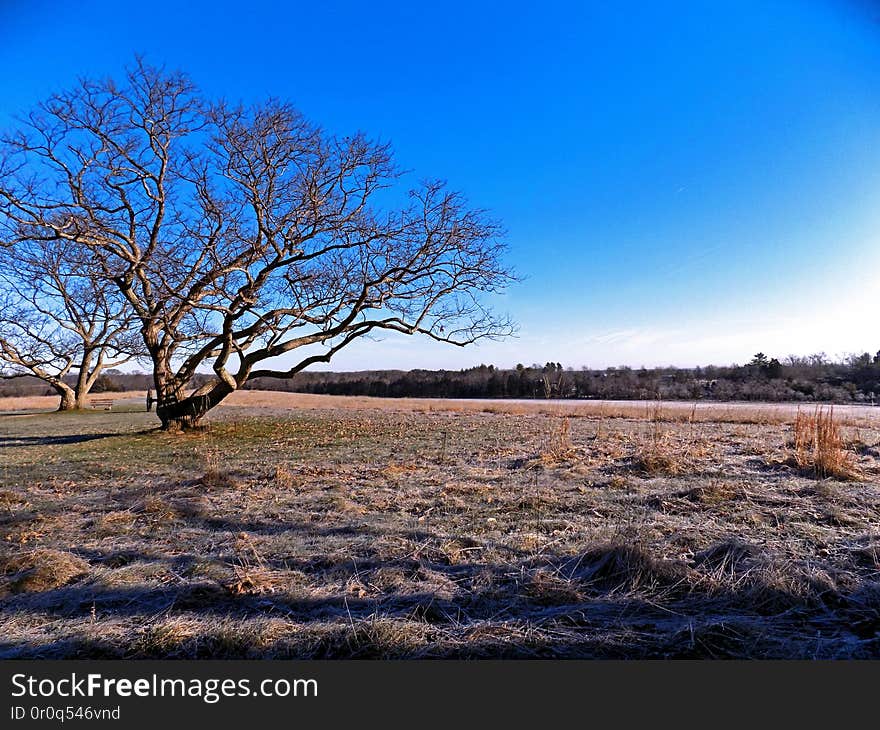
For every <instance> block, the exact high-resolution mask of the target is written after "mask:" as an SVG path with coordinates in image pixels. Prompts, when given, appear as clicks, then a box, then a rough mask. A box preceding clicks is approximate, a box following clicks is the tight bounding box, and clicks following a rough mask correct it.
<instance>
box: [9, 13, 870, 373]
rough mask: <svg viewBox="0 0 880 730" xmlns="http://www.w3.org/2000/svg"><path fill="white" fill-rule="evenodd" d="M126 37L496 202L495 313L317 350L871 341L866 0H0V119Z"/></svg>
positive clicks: (629, 360) (359, 364) (114, 51)
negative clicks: (501, 258)
mask: <svg viewBox="0 0 880 730" xmlns="http://www.w3.org/2000/svg"><path fill="white" fill-rule="evenodd" d="M875 8H876V10H875ZM135 53H142V54H145V55H146V57H147V59H148V60H150V61H151V62H155V63H164V64H166V65H168V66H170V67H173V68H180V69H183V70H185V71H187V72H188V73H189V74H190V75H191V76H192V78H193V80H194V81H195V82H196V83H197V84H199V86H201V87H202V89H203V90H204V91H205V92H207V93H208V94H211V95H219V96H225V97H227V98H230V99H234V100H239V99H240V100H245V101H249V100H258V99H261V98H264V97H265V96H268V95H274V96H278V97H282V98H286V99H289V100H291V101H292V102H294V103H295V104H296V105H297V106H299V107H300V108H301V109H302V110H303V112H305V114H306V115H307V116H309V117H310V118H311V119H313V120H314V121H316V122H318V123H320V124H322V125H323V126H324V127H325V128H327V129H329V130H331V131H333V132H340V133H349V132H351V131H354V130H363V131H365V132H367V133H368V134H370V135H372V136H376V137H380V138H382V139H386V140H390V141H391V142H392V144H393V146H394V149H395V150H396V154H397V159H398V162H399V163H400V164H401V165H402V166H403V167H405V168H408V169H411V170H413V171H414V174H415V176H417V177H418V176H426V177H441V178H445V179H447V180H448V181H449V183H450V185H451V186H452V187H454V188H457V189H460V190H462V191H464V192H465V193H466V194H467V195H468V197H469V199H470V200H471V201H472V202H473V203H474V204H475V205H478V206H480V207H485V208H488V209H490V210H491V211H492V212H493V214H494V215H496V216H497V217H499V218H500V219H501V220H502V221H503V222H504V224H505V226H506V228H507V230H508V232H509V233H508V241H509V244H510V257H509V258H510V262H511V263H512V264H513V265H514V266H515V267H516V269H517V270H518V271H519V272H520V273H521V274H522V275H524V277H525V278H524V281H523V282H522V283H521V284H518V285H516V286H515V287H513V288H512V289H511V291H510V292H509V294H508V295H507V296H505V297H503V298H502V299H501V300H500V301H499V302H498V306H499V307H500V308H501V309H503V310H506V311H508V312H509V313H510V314H511V315H512V316H513V317H514V318H515V319H516V320H518V322H519V323H520V332H519V336H518V338H517V339H514V340H510V341H507V342H503V343H486V344H483V345H481V346H479V347H477V348H469V349H465V350H461V349H458V348H451V347H443V346H439V345H436V344H431V343H427V342H423V341H417V340H413V339H412V338H406V339H398V338H387V339H385V340H383V341H381V342H363V343H360V344H358V345H357V346H354V347H352V348H351V349H350V350H349V351H348V352H345V353H340V355H339V356H337V358H336V359H335V360H334V363H333V367H334V368H335V369H364V368H384V367H402V368H410V367H446V368H458V367H465V366H468V365H471V364H476V363H479V362H486V363H490V362H492V363H495V364H498V365H501V366H510V365H513V364H515V363H517V362H524V363H531V362H545V361H547V360H554V361H561V362H563V363H565V364H567V365H572V366H575V367H578V366H581V365H588V366H593V367H598V366H604V365H620V364H628V365H632V366H636V367H638V366H641V365H648V366H650V365H662V364H676V365H694V364H705V363H710V362H712V363H719V364H721V363H730V362H743V361H746V360H748V359H750V358H751V356H752V354H754V353H755V352H757V351H759V350H761V351H763V352H766V353H768V354H772V355H776V356H779V357H782V356H784V355H787V354H790V353H799V354H808V353H812V352H817V351H825V352H827V353H828V354H830V355H839V354H844V353H847V352H853V351H863V350H866V349H868V350H871V351H872V352H873V351H876V350H877V349H880V326H878V312H880V240H878V239H880V236H878V231H880V6H877V5H872V4H871V3H867V2H863V3H858V2H855V0H853V1H852V2H845V1H844V0H841V1H840V2H831V0H812V1H811V0H800V2H794V1H792V2H775V3H768V2H757V1H755V2H749V1H748V0H742V1H741V2H725V1H723V0H722V1H719V2H680V3H673V2H665V3H659V2H657V3H650V2H639V3H632V4H629V5H624V4H622V3H595V4H591V3H587V2H583V3H528V4H525V3H523V4H517V3H515V2H505V3H500V2H499V3H475V2H467V3H464V2H445V3H442V4H440V3H438V4H434V5H432V4H423V5H419V4H416V3H403V2H398V3H391V2H369V3H367V2H360V3H351V2H337V3H334V2H326V3H312V2H310V3H296V2H289V3H280V2H279V3H269V2H264V1H263V0H251V1H250V2H248V3H244V4H243V3H239V2H235V3H232V2H230V3H226V2H223V1H220V0H216V1H214V2H179V3H161V2H155V3H119V2H104V1H103V0H98V1H94V2H88V1H84V2H77V3H70V2H49V1H48V0H44V1H41V0H31V1H30V2H0V68H2V69H3V73H2V76H0V92H2V94H0V124H2V125H3V126H6V125H7V124H8V123H10V121H11V115H12V114H14V113H16V112H21V111H24V110H26V109H28V108H29V107H30V106H32V105H33V104H34V103H35V102H37V101H38V100H40V99H42V98H43V97H45V96H46V95H47V94H48V93H50V92H51V91H53V90H58V89H62V88H65V87H66V86H69V85H70V84H71V83H72V82H73V81H74V80H75V79H76V78H77V77H78V76H81V75H115V74H118V73H120V71H121V69H123V67H124V66H125V65H126V64H129V63H130V62H131V60H132V58H133V55H134V54H135Z"/></svg>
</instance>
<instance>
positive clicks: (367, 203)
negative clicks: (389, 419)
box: [0, 62, 511, 425]
mask: <svg viewBox="0 0 880 730" xmlns="http://www.w3.org/2000/svg"><path fill="white" fill-rule="evenodd" d="M3 144H4V151H3V155H2V158H0V215H2V218H3V223H4V225H5V228H6V234H7V237H10V238H14V239H15V240H17V241H20V240H22V239H25V238H39V239H45V238H49V239H51V240H53V241H67V242H72V243H75V244H76V246H77V247H78V248H85V249H87V250H88V251H89V252H90V253H91V255H92V259H93V265H94V266H95V270H96V271H99V272H100V276H101V277H103V278H104V279H106V280H107V281H112V282H113V283H114V285H115V286H116V287H117V289H118V292H119V293H120V295H121V296H122V297H124V299H125V301H126V303H127V306H128V307H129V308H130V310H131V311H132V312H133V313H134V315H135V317H136V319H137V322H138V325H139V330H140V333H141V336H142V337H143V342H144V345H145V347H146V350H147V352H148V353H149V357H150V359H151V361H152V366H153V372H154V380H155V384H156V390H157V396H158V399H159V408H158V412H159V415H160V417H161V418H162V419H163V422H165V423H166V425H168V424H170V423H172V422H177V423H192V422H195V421H197V420H198V419H199V418H200V417H201V416H202V415H203V414H204V413H205V412H206V411H207V410H208V409H209V408H211V407H213V406H214V405H216V404H217V403H218V402H219V401H220V400H222V398H224V397H225V396H226V395H228V394H229V393H230V392H232V391H234V390H236V389H238V388H241V387H242V386H243V385H244V384H245V383H246V382H247V381H248V379H252V378H255V377H259V376H265V375H272V376H276V377H278V376H281V377H285V376H292V375H294V374H295V373H297V372H299V371H300V370H302V369H303V368H306V367H308V366H309V365H311V364H313V363H315V362H319V361H325V362H326V361H329V360H330V358H331V357H332V356H333V355H334V354H335V353H336V352H338V351H339V350H340V349H342V348H343V347H345V346H347V345H348V344H350V343H351V342H353V341H354V340H355V339H357V338H359V337H362V336H364V335H367V334H369V333H371V332H376V331H381V330H385V331H396V332H402V333H405V334H421V335H425V336H427V337H430V338H433V339H435V340H440V341H442V342H448V343H452V344H456V345H465V344H468V343H472V342H474V341H476V340H478V339H481V338H496V337H502V336H505V335H507V334H509V333H510V332H511V324H510V322H509V321H507V320H506V319H505V318H503V317H498V316H496V315H495V314H493V313H492V312H491V311H490V310H489V309H487V307H486V305H485V295H487V294H491V293H495V292H499V291H501V290H503V288H504V287H505V286H506V285H507V284H508V283H509V282H510V281H511V274H510V272H509V271H508V270H507V269H506V268H505V266H504V264H503V263H502V261H501V255H502V253H503V243H502V240H501V230H500V228H499V226H498V224H497V223H496V222H494V221H493V220H491V219H489V218H488V217H487V216H486V215H485V213H484V212H483V211H480V210H474V209H470V208H469V207H468V206H467V203H466V201H465V200H464V199H463V198H462V196H461V195H459V194H457V193H455V192H451V191H449V190H447V189H446V188H445V186H444V185H443V184H442V183H439V182H427V183H425V184H423V185H422V186H421V187H419V188H418V189H416V190H412V191H410V192H409V193H408V195H406V196H404V195H402V194H401V193H400V192H398V191H397V190H396V189H395V187H394V183H396V182H397V181H398V180H399V178H400V177H401V176H400V174H399V171H398V170H397V169H396V167H395V165H394V163H393V161H392V157H391V153H390V150H389V148H388V146H387V145H385V144H382V143H378V142H375V141H372V140H370V139H368V138H366V137H365V136H363V135H360V134H358V135H355V136H352V137H344V138H338V137H334V136H331V135H329V134H327V133H325V132H324V131H322V130H321V129H320V128H318V127H316V126H314V125H313V124H311V123H309V122H308V121H307V120H306V119H304V118H303V116H302V115H301V114H300V113H299V112H298V111H297V110H296V109H294V108H293V107H292V106H290V105H289V104H286V103H282V102H280V101H277V100H270V101H267V102H266V103H264V104H261V105H259V106H254V107H242V106H232V105H229V104H226V103H223V102H211V101H207V100H205V99H204V98H202V97H201V96H200V95H199V94H198V93H197V91H196V89H195V88H194V87H193V86H192V85H191V83H190V82H189V81H188V79H187V78H186V77H185V76H184V75H182V74H176V73H174V74H171V73H166V72H164V71H162V70H158V69H155V68H151V67H149V66H147V65H145V64H144V63H142V62H138V64H137V65H136V66H135V67H134V68H133V69H132V70H131V71H130V72H129V74H128V76H127V79H126V80H125V83H124V84H122V85H117V84H115V83H114V82H112V81H101V82H94V81H83V82H81V84H80V85H79V86H78V87H77V88H75V89H74V90H72V91H71V92H69V93H65V94H58V95H56V96H54V97H52V98H51V99H50V100H49V101H48V102H46V103H45V104H43V105H42V106H41V107H40V108H39V109H38V110H37V111H35V112H34V113H33V114H31V115H30V116H29V117H27V118H26V119H25V120H23V123H22V125H21V127H20V129H19V130H18V131H17V132H16V133H14V134H13V135H11V136H8V137H7V138H6V139H5V140H4V143H3ZM300 348H303V349H300ZM297 350H299V351H300V352H302V353H304V354H303V355H301V356H297V353H296V352H295V351H297ZM282 355H287V357H284V358H281V360H280V361H278V360H275V358H278V357H279V356H282ZM279 362H280V363H281V364H280V365H279V364H278V363H279ZM208 367H210V369H211V370H212V371H213V374H214V377H213V378H212V379H211V380H210V382H208V383H207V384H205V385H204V386H202V387H200V388H199V389H198V390H197V391H195V392H194V393H190V394H187V393H186V392H185V388H186V386H187V384H188V383H189V382H190V380H191V379H192V377H193V376H194V375H195V374H196V373H197V372H201V371H203V370H205V369H206V368H208Z"/></svg>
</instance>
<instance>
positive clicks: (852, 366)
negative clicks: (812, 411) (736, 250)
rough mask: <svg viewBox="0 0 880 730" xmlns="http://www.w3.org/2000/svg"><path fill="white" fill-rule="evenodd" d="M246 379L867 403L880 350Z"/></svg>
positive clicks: (121, 379) (124, 386)
mask: <svg viewBox="0 0 880 730" xmlns="http://www.w3.org/2000/svg"><path fill="white" fill-rule="evenodd" d="M197 377H200V376H197ZM205 377H207V376H205ZM196 384H197V383H194V385H196ZM151 385H152V383H151V380H150V377H149V376H148V375H145V374H142V373H121V372H118V371H113V370H111V371H108V372H107V373H105V374H104V375H103V376H102V377H101V378H100V379H99V380H98V382H97V383H96V385H95V387H94V388H93V392H94V393H100V392H108V391H124V390H146V389H147V388H148V387H150V386H151ZM246 387H247V388H248V389H252V390H280V391H288V392H296V393H316V394H327V395H366V396H375V397H380V398H399V397H414V398H604V399H621V400H628V399H653V398H661V399H664V400H721V401H727V400H741V401H749V400H751V401H805V402H809V401H817V402H829V403H853V402H858V403H864V402H873V400H874V398H875V394H876V397H877V399H878V400H880V352H878V353H877V354H875V355H870V354H869V353H865V354H863V355H853V356H850V357H848V358H846V359H844V360H842V361H836V362H835V361H831V360H830V359H828V358H827V357H826V356H825V355H823V354H819V355H811V356H809V357H794V356H790V357H787V358H785V359H784V360H778V359H776V358H769V357H767V356H765V355H764V354H763V353H758V354H757V355H755V357H754V358H753V359H752V361H751V362H750V363H749V364H747V365H731V366H726V367H718V366H707V367H699V368H673V367H664V368H638V369H634V368H629V367H614V368H604V369H599V370H594V369H590V368H581V369H578V370H575V369H573V368H566V367H563V366H562V364H561V363H558V362H557V363H554V362H548V363H545V364H544V365H540V364H534V365H530V366H525V365H517V366H516V367H515V368H511V369H501V368H496V367H494V366H493V365H479V366H477V367H472V368H467V369H464V370H410V371H402V370H367V371H361V372H339V373H334V372H303V373H299V374H298V375H297V376H296V377H294V378H292V379H290V380H282V379H277V378H258V379H256V380H254V381H252V382H250V383H248V384H247V386H246ZM44 394H45V395H54V391H51V389H48V388H47V387H46V385H45V384H44V383H42V382H41V381H39V380H37V379H35V378H19V379H15V380H7V381H0V395H6V396H11V395H44Z"/></svg>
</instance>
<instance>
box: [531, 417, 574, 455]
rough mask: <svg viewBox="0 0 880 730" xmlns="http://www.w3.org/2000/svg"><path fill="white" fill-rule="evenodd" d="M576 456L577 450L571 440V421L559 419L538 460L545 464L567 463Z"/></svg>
mask: <svg viewBox="0 0 880 730" xmlns="http://www.w3.org/2000/svg"><path fill="white" fill-rule="evenodd" d="M576 456H577V449H576V448H575V445H574V443H573V442H572V440H571V420H570V419H569V418H561V419H559V420H558V421H557V422H556V425H555V426H554V427H553V428H552V429H551V431H550V434H549V437H548V438H547V442H546V446H545V448H544V451H543V452H541V455H540V456H539V457H538V459H539V460H540V461H542V462H544V463H547V464H554V463H558V462H564V461H568V460H570V459H573V458H575V457H576Z"/></svg>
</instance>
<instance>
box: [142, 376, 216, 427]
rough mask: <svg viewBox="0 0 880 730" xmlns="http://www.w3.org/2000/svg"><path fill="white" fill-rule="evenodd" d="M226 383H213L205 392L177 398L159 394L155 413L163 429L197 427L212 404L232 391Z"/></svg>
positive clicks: (214, 404)
mask: <svg viewBox="0 0 880 730" xmlns="http://www.w3.org/2000/svg"><path fill="white" fill-rule="evenodd" d="M232 390H233V389H232V388H231V387H229V385H227V384H226V383H223V382H220V383H215V384H214V386H213V387H212V388H211V390H209V391H208V392H207V393H202V394H198V393H193V394H192V395H190V396H189V397H187V398H182V399H180V400H178V399H177V398H175V397H174V396H171V397H168V396H165V397H163V396H162V395H160V396H159V398H158V400H157V401H156V415H157V416H159V420H161V421H162V429H163V430H165V431H188V430H191V429H195V428H198V427H199V425H200V423H201V420H202V418H204V417H205V414H206V413H207V412H208V411H210V410H211V409H212V408H213V407H214V406H216V405H217V404H218V403H220V402H221V401H222V400H223V399H224V398H225V397H226V396H227V395H229V394H230V393H231V392H232Z"/></svg>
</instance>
